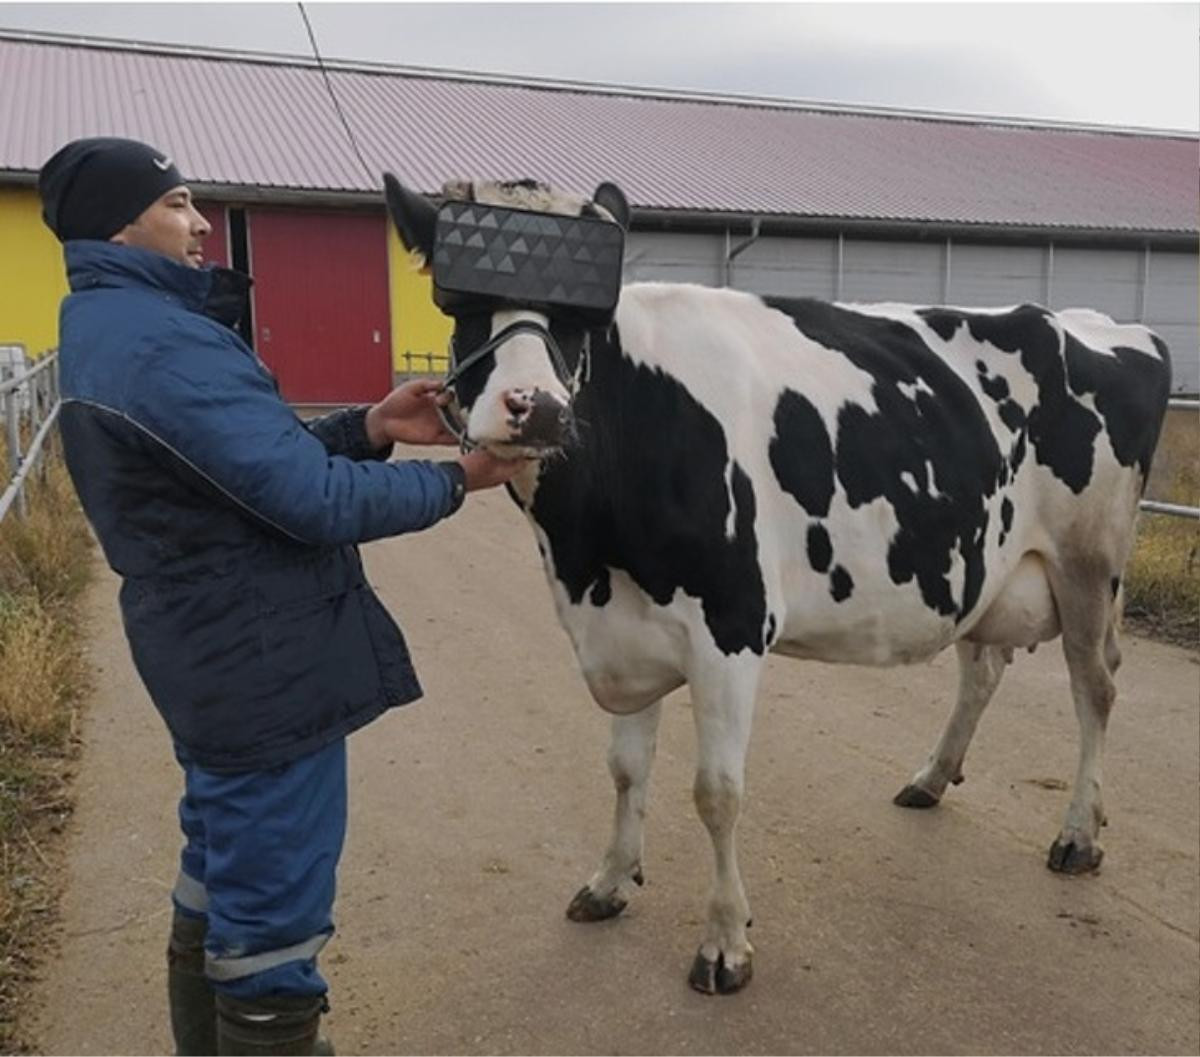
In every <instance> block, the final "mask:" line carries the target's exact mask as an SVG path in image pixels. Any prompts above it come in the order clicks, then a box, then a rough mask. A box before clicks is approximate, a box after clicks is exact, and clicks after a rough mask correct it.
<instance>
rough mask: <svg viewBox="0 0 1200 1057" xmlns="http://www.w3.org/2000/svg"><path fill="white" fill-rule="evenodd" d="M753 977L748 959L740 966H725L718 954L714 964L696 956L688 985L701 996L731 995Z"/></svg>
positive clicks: (752, 970)
mask: <svg viewBox="0 0 1200 1057" xmlns="http://www.w3.org/2000/svg"><path fill="white" fill-rule="evenodd" d="M753 975H754V963H753V962H751V960H750V959H749V958H747V959H746V960H745V961H744V962H742V963H741V964H740V965H734V966H727V965H726V964H725V955H723V954H718V955H717V960H716V961H715V962H714V961H709V959H707V958H706V957H704V955H703V954H697V955H696V960H695V961H694V962H692V971H691V972H690V973H688V983H689V984H690V985H691V986H692V988H693V989H695V990H696V991H699V992H700V993H701V994H703V995H731V994H733V993H734V992H735V991H740V990H741V989H742V988H743V987H745V986H746V985H747V984H748V983H749V982H750V977H752V976H753Z"/></svg>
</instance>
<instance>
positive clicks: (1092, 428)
mask: <svg viewBox="0 0 1200 1057" xmlns="http://www.w3.org/2000/svg"><path fill="white" fill-rule="evenodd" d="M919 314H920V315H921V317H922V318H923V319H924V320H925V322H926V323H928V324H929V325H930V327H932V328H933V329H934V330H935V331H936V332H937V333H938V334H939V335H940V336H941V337H943V338H945V339H946V340H949V338H950V337H951V336H952V335H953V334H954V332H955V330H957V329H958V327H959V326H966V327H967V328H968V329H969V330H970V332H971V336H972V337H973V338H974V339H975V340H976V341H986V342H988V343H989V344H991V345H994V346H995V347H996V348H998V349H1001V350H1002V351H1004V352H1008V353H1015V354H1017V355H1018V356H1019V357H1020V362H1021V366H1022V367H1023V368H1024V369H1025V371H1026V372H1027V373H1028V374H1029V375H1030V376H1031V377H1032V378H1033V380H1034V382H1035V384H1036V385H1037V390H1038V397H1037V402H1036V403H1035V404H1034V406H1033V407H1032V408H1030V409H1029V411H1028V414H1027V416H1026V418H1027V421H1026V425H1027V428H1028V432H1029V440H1030V443H1031V444H1032V445H1033V450H1034V455H1035V457H1036V458H1037V461H1038V463H1039V464H1040V465H1042V466H1046V467H1048V468H1049V470H1050V472H1051V473H1053V474H1054V476H1055V477H1057V478H1058V479H1059V480H1060V481H1062V482H1063V484H1065V485H1066V486H1067V487H1068V488H1070V489H1071V491H1073V492H1076V493H1079V492H1082V491H1083V490H1084V488H1086V487H1087V484H1088V482H1089V481H1090V480H1091V479H1092V465H1093V459H1094V451H1095V438H1096V434H1097V433H1099V432H1100V421H1099V419H1097V417H1096V416H1095V415H1094V414H1093V413H1092V412H1091V411H1089V410H1088V409H1087V408H1086V407H1084V406H1083V405H1082V404H1081V403H1079V401H1078V400H1076V399H1075V398H1074V396H1073V395H1072V394H1071V392H1069V391H1068V386H1067V373H1066V367H1065V362H1064V355H1063V349H1062V346H1063V342H1062V339H1061V338H1060V335H1059V331H1058V329H1057V328H1056V327H1055V326H1054V324H1053V323H1052V322H1051V317H1050V314H1049V313H1048V312H1047V311H1046V310H1045V309H1044V308H1041V307H1040V306H1038V305H1021V306H1019V307H1018V308H1015V309H1013V310H1012V311H1011V312H998V313H990V312H989V313H984V312H961V311H958V310H956V309H948V308H936V309H921V310H919ZM1009 414H1010V415H1011V416H1012V417H1013V419H1014V420H1015V411H1010V412H1009ZM1005 424H1006V425H1008V424H1009V419H1005Z"/></svg>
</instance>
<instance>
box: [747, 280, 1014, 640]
mask: <svg viewBox="0 0 1200 1057" xmlns="http://www.w3.org/2000/svg"><path fill="white" fill-rule="evenodd" d="M766 303H767V304H768V305H770V306H771V307H774V308H777V309H779V310H780V311H783V312H785V313H786V314H787V315H788V316H790V317H791V318H792V320H793V321H794V322H795V324H796V327H797V328H798V329H799V330H800V331H801V333H803V334H804V335H806V336H807V337H809V338H811V339H812V340H814V341H816V342H818V343H820V344H821V345H823V346H824V347H826V348H828V349H832V350H835V351H837V352H840V353H841V354H842V355H844V356H845V357H846V358H847V359H848V360H849V361H850V362H851V363H853V364H854V366H855V367H857V368H858V369H859V370H861V371H865V372H866V373H867V374H869V375H870V376H871V377H872V379H874V382H873V385H872V396H873V398H874V401H875V405H876V408H877V410H868V409H867V408H865V407H862V406H860V405H858V404H852V403H847V404H845V405H843V407H842V409H841V411H840V412H839V413H838V422H837V439H836V444H835V445H834V450H835V474H836V478H837V481H838V482H839V483H840V484H841V486H842V488H843V490H844V491H845V493H846V498H847V500H848V501H849V503H850V505H851V506H852V507H859V506H862V505H864V504H867V503H870V502H872V501H874V500H876V499H879V498H883V499H885V500H886V501H887V502H888V503H889V504H890V505H891V507H892V509H893V511H894V512H895V515H896V520H897V521H898V523H899V527H898V529H897V531H896V535H895V536H894V538H893V539H892V541H891V543H890V545H889V548H888V556H887V557H888V570H889V574H890V575H891V578H892V580H893V581H895V582H896V583H907V582H909V581H911V580H913V579H915V580H916V582H917V585H918V586H919V588H920V591H921V597H922V598H923V599H924V601H925V604H926V605H928V606H929V607H930V608H931V609H933V610H935V611H936V612H938V613H940V614H943V615H945V616H953V617H955V618H956V619H958V620H961V619H962V618H963V617H964V616H966V615H967V614H968V613H970V612H971V610H972V608H973V607H974V606H975V604H976V603H977V602H978V600H979V592H980V589H981V587H982V583H983V573H984V566H983V535H984V530H985V529H986V526H987V521H988V519H987V511H986V501H987V499H988V497H990V496H991V495H993V494H994V493H995V492H996V489H997V487H998V482H999V478H1000V473H1001V470H1002V466H1003V458H1002V455H1001V452H1000V449H999V447H998V445H997V441H996V437H995V436H994V435H993V433H992V430H991V427H990V426H989V424H988V420H987V417H986V416H985V414H984V412H983V409H982V408H981V407H980V405H979V403H978V399H977V396H976V394H975V392H974V391H973V390H972V389H971V387H970V386H969V385H968V384H967V383H966V382H965V381H964V380H963V379H962V378H961V377H960V376H959V375H958V374H956V373H955V372H954V371H953V370H952V369H951V368H950V366H949V364H948V363H947V362H946V361H945V360H943V359H942V358H941V357H940V356H938V355H937V354H936V353H935V352H933V350H931V349H930V348H929V346H928V345H927V344H926V343H925V341H924V340H923V339H922V338H921V336H920V335H919V334H918V333H917V332H916V331H915V330H914V329H913V328H912V327H910V326H907V325H905V324H904V323H901V322H897V321H894V320H890V319H882V318H879V317H875V316H869V315H864V314H860V313H857V312H852V311H849V310H847V309H844V308H839V307H838V306H835V305H831V304H827V303H824V302H820V301H810V300H802V299H797V300H790V299H789V300H785V299H777V298H768V299H766ZM950 322H951V321H950V320H944V321H940V320H938V319H937V318H935V319H934V320H933V321H932V322H931V325H934V324H935V323H936V324H938V325H942V324H943V323H944V325H945V327H950ZM957 325H958V324H957V323H954V327H957ZM935 329H936V327H935ZM949 333H953V329H950V330H949V331H948V333H947V334H946V335H944V336H949ZM927 463H928V464H929V465H930V466H931V467H932V471H933V481H932V482H931V481H930V480H929V474H928V472H927V470H926V464H927ZM911 481H916V482H917V487H916V488H915V489H914V488H913V487H911V483H906V482H911ZM934 482H936V486H937V487H936V490H935V489H934V488H932V487H931V486H932V484H933V483H934ZM935 491H936V494H935ZM956 554H957V555H958V557H959V559H960V560H961V561H962V563H963V565H964V567H965V576H964V587H963V593H962V597H961V598H958V599H956V598H954V597H953V595H952V592H951V588H950V571H951V567H952V563H953V561H954V558H955V555H956ZM843 572H844V570H843ZM831 579H833V578H832V577H831ZM847 579H848V577H847ZM838 580H839V583H840V582H842V581H841V580H840V578H838Z"/></svg>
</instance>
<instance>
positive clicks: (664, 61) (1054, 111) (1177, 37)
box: [0, 2, 1200, 131]
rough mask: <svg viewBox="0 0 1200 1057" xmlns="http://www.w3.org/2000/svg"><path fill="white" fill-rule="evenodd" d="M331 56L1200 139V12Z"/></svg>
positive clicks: (291, 22) (41, 12)
mask: <svg viewBox="0 0 1200 1057" xmlns="http://www.w3.org/2000/svg"><path fill="white" fill-rule="evenodd" d="M307 9H308V12H309V17H310V18H311V20H312V23H313V28H314V30H315V32H316V35H317V42H318V44H319V45H320V48H321V51H322V53H323V54H324V55H325V56H326V57H328V58H334V57H337V58H346V59H365V60H370V61H376V62H389V63H398V64H403V65H417V66H436V67H443V68H449V69H458V70H475V71H482V72H491V73H507V74H516V75H524V76H530V77H552V78H561V79H569V80H581V81H593V82H600V83H605V84H624V85H639V86H653V87H667V88H679V89H699V90H703V91H713V92H724V93H739V94H749V95H759V96H778V97H785V98H789V99H801V100H812V101H824V102H837V103H850V104H876V105H882V106H893V107H906V108H917V109H928V110H939V111H954V112H966V113H976V114H998V115H1007V116H1014V117H1033V118H1048V119H1058V120H1067V121H1082V122H1095V123H1100V124H1108V125H1135V126H1147V127H1152V128H1169V129H1187V130H1192V131H1195V130H1197V129H1198V128H1200V4H1196V3H1178V4H1145V3H1137V4H1133V3H1130V4H1124V3H1104V4H1096V3H1066V4H1040V3H1009V4H907V3H884V4H878V3H840V4H799V3H795V4H750V3H746V4H725V3H704V4H694V3H666V4H662V3H617V4H589V3H546V4H517V3H484V4H479V3H440V4H427V3H368V4H361V3H360V4H355V3H338V4H332V3H310V4H308V5H307ZM0 28H2V29H31V30H45V31H50V32H57V33H75V34H82V35H88V36H105V37H121V38H127V39H136V40H149V41H169V42H172V43H185V44H192V45H197V46H211V47H225V48H243V49H249V50H256V51H272V52H282V53H291V54H298V53H299V54H308V53H310V52H309V42H308V37H307V36H306V34H305V32H304V26H303V22H302V21H301V17H300V13H299V10H298V8H297V6H296V4H294V3H287V2H283V3H223V4H211V3H170V4H159V3H139V4H107V3H92V4H79V3H62V4H59V3H47V4H10V3H3V2H0Z"/></svg>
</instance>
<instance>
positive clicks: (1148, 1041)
mask: <svg viewBox="0 0 1200 1057" xmlns="http://www.w3.org/2000/svg"><path fill="white" fill-rule="evenodd" d="M366 553H367V563H368V566H369V570H370V573H371V577H372V580H373V582H374V583H375V584H376V585H377V586H378V588H379V590H380V593H381V595H382V596H383V598H384V600H385V602H387V603H388V605H389V606H390V607H391V608H392V610H393V612H395V613H396V614H397V615H398V617H399V618H400V620H401V623H402V625H403V626H404V628H405V630H406V633H407V634H408V637H409V640H410V644H411V645H412V647H413V651H414V654H415V656H416V657H417V660H418V667H419V669H420V671H421V673H422V677H423V680H424V682H425V686H426V692H427V694H426V697H425V699H424V700H423V701H422V702H420V703H418V704H416V705H413V706H411V707H409V708H407V709H402V710H399V711H396V712H393V713H392V714H391V715H389V716H387V717H385V718H384V719H383V720H381V721H379V722H377V723H376V724H374V725H373V726H372V727H370V728H369V729H368V730H367V731H366V732H364V733H360V734H358V735H356V736H355V737H354V738H352V739H351V742H350V745H351V767H352V790H351V826H350V835H349V841H348V848H347V852H346V856H345V858H344V860H343V866H342V872H341V878H340V891H341V896H340V900H339V909H338V914H337V920H338V923H339V935H338V936H337V937H336V938H335V940H334V941H333V942H332V943H331V944H330V946H329V947H328V948H327V949H326V954H325V956H324V958H323V965H324V966H325V968H326V971H327V975H328V976H329V977H330V978H331V980H332V984H333V993H332V995H331V998H332V1002H333V1013H332V1014H331V1016H330V1017H329V1019H328V1026H329V1028H330V1031H331V1034H332V1036H333V1038H334V1040H335V1042H336V1044H337V1046H338V1050H339V1052H340V1053H345V1054H354V1053H497V1054H499V1053H504V1054H509V1053H511V1054H545V1053H549V1054H560V1053H561V1054H569V1053H609V1054H617V1053H712V1054H719V1053H731V1054H759V1053H792V1052H796V1053H803V1052H815V1053H846V1052H849V1053H864V1054H865V1053H879V1052H887V1053H941V1052H949V1053H955V1054H972V1053H995V1052H1001V1053H1045V1052H1054V1053H1062V1052H1075V1053H1163V1054H1167V1053H1172V1054H1173V1053H1181V1054H1186V1053H1193V1054H1194V1053H1197V1052H1200V1014H1198V1013H1197V1008H1198V1006H1197V1001H1198V998H1200V866H1198V860H1200V805H1198V801H1197V796H1198V785H1200V774H1198V768H1200V763H1198V760H1200V728H1198V713H1200V706H1198V700H1197V699H1198V689H1200V667H1198V666H1197V660H1196V656H1195V654H1193V653H1189V652H1187V651H1184V650H1180V649H1176V648H1172V647H1167V646H1162V645H1158V644H1155V643H1152V642H1149V641H1146V640H1139V639H1127V640H1126V643H1125V655H1126V664H1125V667H1124V668H1123V669H1122V671H1121V673H1120V675H1119V676H1118V685H1119V688H1120V692H1121V697H1120V699H1119V701H1118V707H1117V710H1116V713H1115V714H1114V716H1113V720H1112V724H1111V727H1110V737H1109V754H1108V765H1107V768H1106V775H1105V777H1106V782H1107V786H1106V792H1107V806H1108V810H1109V816H1110V820H1111V825H1110V827H1109V829H1108V830H1107V831H1106V833H1105V844H1106V847H1107V850H1108V858H1107V859H1106V861H1105V864H1104V869H1103V872H1102V873H1101V874H1100V875H1099V876H1097V877H1093V878H1083V879H1064V878H1062V877H1059V876H1056V875H1053V874H1051V873H1050V872H1049V871H1047V870H1046V869H1045V868H1044V866H1043V865H1042V864H1043V860H1044V855H1045V850H1046V848H1047V846H1048V845H1049V843H1050V840H1051V838H1052V837H1053V836H1054V834H1055V832H1056V831H1057V828H1058V825H1059V822H1060V818H1061V815H1062V812H1063V810H1064V809H1065V806H1066V801H1067V798H1068V796H1069V794H1068V793H1067V792H1065V791H1064V790H1063V789H1062V788H1061V786H1062V785H1063V784H1064V783H1066V782H1068V781H1070V780H1071V778H1072V776H1073V774H1074V767H1075V753H1076V744H1077V731H1076V723H1075V717H1074V714H1073V710H1072V706H1071V702H1070V697H1069V694H1068V691H1067V677H1066V670H1065V667H1064V665H1063V662H1062V659H1061V654H1060V652H1059V650H1058V648H1057V646H1052V647H1049V648H1043V649H1041V650H1039V651H1038V653H1037V654H1036V655H1035V656H1033V657H1027V656H1023V657H1021V658H1019V660H1018V663H1017V664H1016V665H1015V666H1014V667H1013V668H1012V669H1010V670H1009V673H1008V675H1007V676H1006V679H1005V682H1004V683H1003V684H1002V685H1001V688H1000V691H999V693H998V695H997V698H996V701H995V703H994V704H993V706H992V708H991V710H990V711H989V712H988V714H987V715H986V716H985V718H984V720H983V722H982V725H981V730H980V733H979V737H978V739H977V742H976V744H975V746H974V748H973V749H972V752H971V754H970V755H969V757H968V759H967V767H966V775H967V781H966V784H965V785H962V786H960V787H958V788H956V789H952V790H951V792H950V794H949V795H948V797H947V800H946V802H945V803H944V804H943V806H942V807H941V808H939V809H938V810H936V811H932V812H911V811H903V810H900V809H898V808H895V807H893V806H892V805H891V803H890V798H891V795H892V794H893V793H894V792H895V791H896V790H897V789H898V788H899V787H900V786H901V785H902V784H903V783H904V781H905V780H906V779H907V778H908V776H909V775H910V773H911V771H912V769H913V768H914V766H915V765H916V764H917V763H918V762H919V761H920V760H921V759H922V758H923V757H924V754H925V753H926V752H927V751H928V750H929V748H930V746H931V745H932V743H933V741H934V739H935V738H936V735H937V733H938V731H939V730H940V726H941V723H942V722H943V720H944V717H945V715H946V713H947V710H948V707H949V700H950V696H949V695H950V694H951V692H952V688H953V683H954V670H953V658H952V656H950V655H944V656H943V657H941V658H939V659H938V660H937V661H935V662H934V663H932V664H930V665H927V666H922V667H916V668H911V669H904V670H895V669H894V670H888V671H873V670H866V669H852V668H834V667H829V666H823V665H818V664H811V663H809V664H804V663H799V662H795V661H787V660H783V659H773V661H772V663H771V665H770V668H769V673H768V677H767V678H766V680H765V683H764V687H763V692H762V696H761V698H760V703H759V710H758V715H757V719H756V723H755V731H754V739H753V743H752V747H751V757H750V763H749V800H748V806H747V810H746V812H745V814H744V816H743V823H742V827H741V830H740V847H741V861H742V868H743V874H744V877H745V881H746V884H747V888H748V892H749V895H750V899H751V901H752V904H753V908H754V919H755V927H754V930H753V939H754V941H755V944H756V947H757V952H758V953H757V958H756V978H755V980H754V982H753V983H752V984H751V986H750V988H749V989H748V990H747V991H746V992H744V993H743V994H741V995H739V996H736V997H731V998H705V997H702V996H700V995H696V994H694V993H692V992H691V991H689V989H688V988H687V985H686V982H685V974H686V972H687V968H688V965H689V964H690V961H691V958H692V955H693V954H694V951H695V947H696V945H697V944H698V943H699V940H700V920H701V916H702V914H703V910H704V899H705V893H706V888H707V883H708V873H709V869H710V865H709V864H710V852H709V847H708V839H707V836H706V835H705V833H704V830H703V828H702V826H701V824H700V822H699V821H698V819H697V818H696V815H695V812H694V810H693V808H692V805H691V778H692V775H691V767H692V745H693V735H692V727H691V719H690V715H689V708H688V701H687V697H686V694H685V693H682V692H681V693H677V694H675V695H672V697H671V698H670V699H669V702H668V706H667V708H666V710H665V714H664V718H663V724H662V731H661V734H660V739H659V751H658V760H657V764H656V767H655V773H654V776H653V779H652V791H651V802H650V810H649V818H648V827H647V848H646V853H647V854H646V869H647V884H646V887H645V888H644V889H643V890H641V892H639V893H638V896H637V898H636V900H635V901H634V902H633V903H632V904H631V905H630V907H629V909H628V910H627V911H626V912H625V914H624V915H623V916H622V917H621V918H618V919H617V920H615V921H612V922H608V923H605V924H601V925H591V926H581V925H573V924H571V923H570V922H568V921H567V920H566V919H565V917H564V915H563V911H564V909H565V907H566V904H567V902H568V900H569V898H570V897H571V895H572V894H573V893H574V892H575V890H576V889H577V888H578V886H579V885H580V884H582V882H583V881H584V880H585V879H586V878H587V876H588V875H589V874H590V873H591V871H592V870H593V868H594V867H595V865H596V863H597V861H598V859H599V855H600V853H601V851H602V850H603V847H604V844H605V842H606V840H607V835H608V826H609V819H610V814H611V810H612V792H611V785H610V781H609V778H608V775H607V771H606V769H605V763H604V757H605V749H606V740H607V730H608V724H607V721H606V719H605V717H604V716H603V715H602V713H600V712H599V710H597V709H596V708H595V707H594V706H593V705H591V703H590V701H589V699H588V698H587V695H586V691H585V690H584V689H583V686H582V682H581V680H580V679H579V677H578V675H577V673H576V670H575V668H574V664H573V660H572V657H571V654H570V648H569V645H568V643H567V640H566V637H565V635H564V634H563V633H562V631H561V630H560V629H559V627H558V625H557V623H556V622H555V620H554V617H553V613H552V609H551V604H550V599H549V595H548V592H547V591H546V588H545V584H544V581H543V578H542V574H541V571H540V567H539V565H538V560H537V554H536V550H535V547H534V545H533V541H532V537H531V536H530V534H529V533H528V531H527V529H526V528H525V526H524V524H523V522H522V521H521V519H520V517H519V515H518V513H517V511H516V510H515V509H514V508H512V506H511V504H510V503H509V501H508V500H507V498H506V497H505V496H503V495H488V496H486V497H482V498H480V497H473V498H472V500H471V501H470V502H469V503H468V508H467V510H465V511H464V512H463V513H462V514H460V515H459V516H457V517H456V518H454V519H452V520H451V521H450V522H448V523H446V524H445V525H442V526H439V527H438V528H437V529H435V530H433V531H432V532H429V533H426V534H424V535H420V536H414V537H411V538H408V539H398V540H390V541H387V542H383V543H378V544H374V545H372V546H371V547H369V548H367V551H366ZM90 626H91V627H92V628H93V629H94V631H95V641H94V645H93V654H94V659H95V661H96V664H97V666H98V668H99V678H98V684H97V689H96V694H95V698H94V700H93V702H92V704H91V707H90V710H89V712H88V716H87V722H86V727H85V736H86V740H87V745H86V748H85V752H84V757H83V761H82V766H81V774H80V778H79V787H78V792H79V806H78V811H77V813H76V816H75V819H74V823H73V829H72V832H71V836H70V842H71V843H70V849H69V853H68V857H67V863H68V870H69V877H68V887H67V893H66V898H65V901H64V906H63V922H62V927H61V936H60V945H59V949H58V951H57V952H56V953H55V954H54V955H53V956H52V957H51V959H50V960H49V962H48V965H47V967H46V970H45V980H44V982H43V984H42V985H41V987H40V988H39V990H38V993H37V995H36V996H35V1002H34V1004H33V1006H32V1008H31V1012H30V1021H29V1024H30V1028H31V1031H32V1034H33V1037H34V1038H35V1039H36V1040H37V1041H38V1044H39V1045H40V1046H41V1048H42V1050H43V1051H44V1052H45V1053H52V1054H67V1053H79V1054H102V1053H110V1054H144V1053H163V1052H168V1047H169V1045H170V1041H169V1034H168V1028H167V1023H166V1017H165V1010H164V1000H163V994H162V992H163V988H164V959H163V949H164V946H165V942H166V929H167V923H168V917H169V905H168V892H169V890H170V887H171V884H172V882H173V879H174V875H175V869H176V861H177V860H176V855H177V844H178V838H177V836H176V824H175V817H174V808H175V798H176V796H177V793H178V779H177V774H176V768H175V765H174V763H173V761H172V760H171V756H170V753H169V750H168V742H167V738H166V735H165V733H164V731H163V729H162V726H161V723H160V721H159V720H158V718H157V716H156V715H155V714H154V712H153V710H152V708H151V706H150V704H149V702H148V700H147V699H146V697H145V694H144V692H143V691H142V689H141V687H140V685H139V684H138V682H137V679H136V676H135V675H134V673H133V671H132V668H131V665H130V662H129V660H128V656H127V653H126V648H125V644H124V640H123V637H122V634H121V630H120V621H119V617H118V615H117V610H116V583H115V581H114V580H113V578H112V577H110V576H108V575H105V576H104V577H103V578H102V579H101V581H100V583H99V585H98V587H97V588H96V590H95V591H94V594H93V597H92V599H91V620H90Z"/></svg>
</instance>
